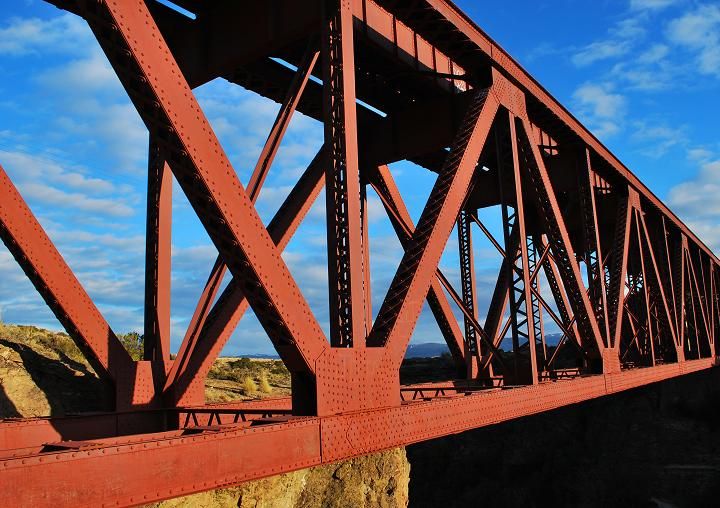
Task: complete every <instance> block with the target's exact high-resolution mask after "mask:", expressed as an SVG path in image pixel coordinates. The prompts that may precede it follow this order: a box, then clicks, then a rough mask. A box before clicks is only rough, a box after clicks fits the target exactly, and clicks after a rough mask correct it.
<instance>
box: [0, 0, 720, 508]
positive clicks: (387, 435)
mask: <svg viewBox="0 0 720 508" xmlns="http://www.w3.org/2000/svg"><path fill="white" fill-rule="evenodd" d="M48 2H50V3H52V4H54V5H56V6H58V7H60V8H62V9H66V10H68V11H70V12H72V13H75V14H77V15H79V16H81V17H82V18H84V19H85V20H86V21H87V22H88V24H89V26H90V28H91V29H92V31H93V33H94V34H95V36H96V38H97V40H98V42H99V44H100V46H101V48H102V49H103V51H104V52H105V54H106V55H107V57H108V59H109V61H110V63H111V64H112V66H113V68H114V69H115V71H116V73H117V75H118V77H119V78H120V81H121V82H122V84H123V86H124V87H125V89H126V91H127V93H128V96H129V98H130V99H131V100H132V102H133V104H134V105H135V107H136V108H137V111H138V113H139V115H140V117H141V118H142V120H143V121H144V123H145V124H146V126H147V128H148V131H149V136H150V140H151V142H150V150H149V163H148V204H147V255H146V297H145V305H146V309H145V347H146V350H145V357H144V359H143V360H142V361H139V362H134V361H132V359H131V358H130V356H129V355H128V354H127V353H126V352H125V350H124V349H123V348H122V346H121V344H120V343H119V341H118V340H117V338H116V336H115V335H114V334H113V332H112V330H110V327H109V326H108V324H107V322H106V321H105V320H104V318H103V317H102V315H101V313H100V311H99V310H98V309H97V307H96V306H95V305H94V304H93V302H92V301H91V299H90V297H89V296H88V295H87V293H86V292H85V291H84V290H83V288H82V287H81V285H80V283H79V281H78V280H77V278H76V277H75V276H74V274H73V273H72V271H71V270H70V268H69V267H68V266H67V265H66V263H65V262H64V261H63V259H62V257H61V254H60V253H59V252H58V251H57V249H56V248H55V247H54V246H53V244H52V242H51V240H50V239H49V238H48V237H47V235H46V234H45V232H44V231H43V230H42V227H41V226H40V224H39V223H38V221H37V220H36V219H35V218H34V216H33V215H32V213H31V211H30V210H29V208H28V206H27V205H26V204H25V202H24V201H23V199H22V198H21V196H20V194H19V193H18V191H17V189H15V187H14V186H13V184H12V182H11V181H10V180H9V178H8V177H7V175H6V174H5V173H4V171H1V170H0V236H1V237H2V239H3V241H4V242H5V244H6V245H7V247H8V248H9V250H10V251H11V253H12V254H13V256H14V257H15V258H16V260H17V261H18V263H19V264H20V266H21V267H22V268H23V270H24V271H25V272H26V273H27V275H28V277H29V278H30V280H31V281H32V282H33V284H34V285H35V287H36V288H37V290H38V291H39V293H40V294H41V296H42V297H43V298H44V299H45V301H46V302H47V303H48V305H49V306H50V308H51V309H52V310H53V312H54V313H55V314H56V316H57V317H58V319H59V320H60V322H61V323H62V324H63V325H64V326H65V327H66V328H67V330H68V333H69V334H70V335H71V337H72V338H73V340H74V341H75V342H76V343H77V344H78V346H79V347H80V348H81V349H82V351H83V352H84V353H85V354H86V356H87V358H88V360H89V361H90V362H91V363H92V365H93V366H94V367H95V369H96V370H97V371H98V372H99V373H100V374H101V375H102V376H103V377H104V378H105V379H107V381H108V382H109V383H112V384H113V385H114V386H115V391H116V412H114V413H109V414H101V415H97V414H96V415H79V416H77V417H69V418H40V419H27V420H22V419H20V420H4V421H0V492H2V493H3V501H4V504H5V505H18V506H20V505H23V506H77V505H79V504H84V505H100V506H103V505H113V506H117V505H136V504H143V503H148V502H151V501H154V500H159V499H164V498H169V497H174V496H178V495H181V494H187V493H192V492H198V491H202V490H207V489H211V488H215V487H219V486H225V485H231V484H237V483H239V482H243V481H246V480H250V479H255V478H261V477H265V476H269V475H272V474H276V473H280V472H285V471H292V470H294V469H298V468H303V467H307V466H311V465H317V464H323V463H327V462H332V461H337V460H341V459H345V458H349V457H353V456H357V455H362V454H367V453H371V452H374V451H378V450H383V449H387V448H391V447H395V446H402V445H407V444H409V443H414V442H418V441H422V440H426V439H432V438H435V437H439V436H443V435H447V434H450V433H456V432H462V431H464V430H468V429H472V428H476V427H481V426H484V425H492V424H494V423H498V422H501V421H505V420H508V419H512V418H518V417H522V416H525V415H530V414H534V413H538V412H541V411H547V410H551V409H554V408H557V407H561V406H564V405H568V404H574V403H577V402H581V401H584V400H588V399H592V398H596V397H601V396H605V395H608V394H611V393H616V392H618V391H622V390H627V389H630V388H635V387H639V386H643V385H646V384H648V383H654V382H658V381H662V380H664V379H669V378H672V377H675V376H681V375H684V374H688V373H691V372H696V371H699V370H703V369H709V368H713V367H715V365H716V363H717V353H716V349H715V338H716V335H717V334H718V328H720V320H718V316H717V313H718V303H719V302H718V282H719V277H720V275H719V274H720V271H719V270H718V263H719V261H718V259H717V258H716V257H715V255H714V254H713V253H712V252H711V251H710V250H709V249H708V248H707V247H706V246H705V245H704V244H702V243H701V242H700V240H698V238H697V237H695V236H694V235H693V233H692V232H691V231H690V230H689V229H688V228H687V227H686V226H685V225H684V224H682V222H680V221H679V219H678V218H677V217H676V216H675V215H673V214H672V212H671V211H670V210H668V209H667V207H666V206H665V205H664V204H663V203H662V202H660V200H658V199H657V198H656V197H655V196H654V195H653V194H652V193H651V192H650V191H649V190H648V189H647V188H646V187H645V186H644V185H643V184H642V183H641V182H640V181H638V179H637V178H636V177H635V176H634V175H633V174H632V173H631V172H630V171H629V170H628V169H627V168H626V167H625V166H623V165H622V164H621V163H620V162H619V161H618V160H617V159H616V158H615V157H614V156H613V155H612V154H611V153H610V152H609V151H608V150H607V149H606V148H605V147H604V146H602V144H601V143H600V142H599V141H598V140H597V139H596V138H594V137H593V136H592V134H590V133H589V132H588V131H587V130H586V129H585V128H584V127H583V126H582V125H581V124H580V123H579V122H578V121H577V120H576V119H575V118H574V117H572V115H571V114H570V113H568V112H567V110H565V109H564V108H563V107H562V106H561V105H560V104H558V103H557V102H556V101H555V100H554V99H553V98H552V97H551V96H550V95H549V94H548V93H547V92H546V91H545V90H544V89H543V88H542V87H541V86H540V85H539V84H538V83H537V82H536V81H535V80H533V79H532V77H530V76H529V75H528V74H527V73H526V72H525V71H524V70H523V69H522V68H521V67H520V66H519V65H518V64H517V63H516V62H515V61H514V60H512V58H510V56H509V55H507V53H505V52H504V51H503V50H502V49H501V48H499V47H498V46H497V44H495V43H494V42H493V41H492V40H491V39H489V38H488V37H487V36H486V35H485V34H484V33H483V32H482V31H481V30H480V29H479V28H478V27H477V26H475V24H474V23H473V22H472V21H471V20H470V19H468V18H467V17H466V16H465V15H464V14H462V12H460V11H459V10H458V9H457V8H456V7H455V6H454V5H453V4H452V3H450V2H448V1H446V0H303V1H298V0H276V1H274V2H234V1H230V0H222V1H220V0H218V1H213V2H210V1H208V0H205V1H202V0H175V2H174V3H175V5H176V6H180V7H182V8H183V9H185V10H186V11H189V12H190V13H192V14H193V16H190V17H188V16H187V15H186V14H187V12H185V13H184V14H183V13H180V12H178V10H177V9H174V8H172V7H168V6H167V5H165V4H161V3H160V2H158V1H157V0H48ZM216 78H225V79H227V80H228V81H229V82H231V83H234V84H236V85H239V86H243V87H245V88H247V89H249V90H252V91H254V92H256V93H258V94H260V95H262V96H264V97H267V98H269V99H271V100H273V101H276V102H278V103H279V104H281V106H280V110H279V113H278V116H277V119H276V121H275V123H274V125H273V127H272V130H271V132H270V133H269V135H268V138H267V142H266V144H265V146H264V149H263V150H262V153H261V155H260V157H259V159H258V162H257V164H256V167H255V171H254V172H253V175H252V178H251V179H250V182H249V184H248V186H247V188H245V187H244V186H243V185H242V184H241V183H240V181H239V179H238V177H237V174H236V172H235V170H234V168H233V167H232V166H231V164H230V162H229V160H228V158H227V157H226V155H225V153H224V151H223V149H222V147H221V145H220V143H219V141H218V140H217V138H216V137H215V134H214V132H213V130H212V127H211V126H210V124H209V122H208V121H207V119H206V117H205V115H204V113H203V111H202V109H201V108H200V106H199V104H198V103H197V101H196V100H195V97H194V95H193V92H192V89H193V88H195V87H197V86H200V85H202V84H203V83H207V82H209V81H211V80H213V79H216ZM297 111H299V112H301V113H303V114H305V115H306V116H308V117H311V118H314V119H316V120H319V121H321V122H323V124H324V127H325V131H324V132H325V139H324V144H323V146H322V147H318V152H317V156H316V157H315V158H314V160H313V161H312V163H311V164H310V165H309V167H308V168H307V170H306V171H305V172H304V173H303V174H302V176H300V177H299V179H298V181H297V183H296V185H295V186H294V188H293V189H292V191H291V192H290V194H289V195H288V197H287V198H286V200H285V201H284V203H283V204H282V205H281V206H280V208H279V210H278V212H277V213H276V215H275V217H274V218H273V220H272V221H271V222H270V223H269V225H268V226H267V227H265V226H264V225H263V223H262V222H261V220H260V218H259V216H258V214H257V212H256V210H255V207H254V203H255V201H256V199H257V197H258V195H259V193H260V192H261V188H262V185H263V183H264V181H265V179H266V177H267V175H268V173H269V172H270V171H272V166H273V162H274V160H275V157H276V155H277V153H278V152H279V151H280V150H282V146H281V143H282V140H283V137H284V135H285V133H286V131H287V129H288V126H289V124H290V121H291V119H292V117H293V115H294V113H295V112H297ZM448 147H449V148H448ZM401 160H409V161H411V162H413V163H415V164H416V165H417V166H419V168H418V169H417V171H425V170H430V171H433V172H435V173H437V180H436V183H435V185H434V187H433V189H432V191H431V193H430V196H429V199H428V201H427V204H426V205H425V206H424V208H423V211H422V213H421V215H420V219H419V220H418V223H417V226H415V225H414V224H413V221H412V219H411V217H410V214H409V212H408V210H407V207H406V205H405V203H404V201H403V197H402V195H401V193H400V190H399V189H398V187H397V186H396V185H395V182H394V179H393V166H392V163H394V162H397V161H401ZM423 168H424V169H423ZM172 176H174V177H175V179H176V180H177V181H178V183H179V184H180V187H181V188H182V191H183V192H184V193H185V195H186V196H187V198H188V200H189V202H190V203H191V205H192V206H193V208H194V210H195V212H196V213H197V215H198V218H199V219H200V221H201V222H202V224H203V225H204V227H205V228H206V230H207V232H208V234H209V236H210V238H211V240H212V242H213V243H214V244H215V246H216V247H217V250H218V258H217V262H216V263H215V266H214V267H213V269H212V271H211V273H210V274H209V276H208V281H207V284H206V286H205V288H204V290H203V292H202V295H201V298H200V300H199V302H198V304H197V308H196V311H195V314H194V316H193V318H192V320H191V323H190V326H189V327H188V330H187V332H186V334H185V336H184V339H183V342H182V344H181V346H180V348H179V351H178V354H177V356H176V357H175V358H174V359H171V357H170V340H169V337H170V326H169V324H170V302H169V295H170V283H171V280H170V273H171V272H170V263H171V260H170V244H171V227H172V216H171V215H172V214H171V210H172V196H171V182H172ZM323 187H325V190H326V194H325V195H326V199H325V207H326V216H327V234H328V256H327V262H328V273H329V281H330V284H329V316H330V332H331V333H330V337H326V336H325V334H324V333H323V331H322V328H321V326H320V324H319V322H318V319H317V318H316V317H315V316H314V314H313V312H312V311H311V309H310V305H309V304H308V302H307V300H306V298H305V296H304V295H303V293H302V291H301V289H300V287H299V285H298V284H297V283H296V281H295V279H294V278H293V276H292V273H291V271H290V270H289V268H288V267H287V265H286V264H285V262H284V260H283V258H282V257H281V254H282V251H283V250H284V249H285V247H286V246H287V244H288V243H289V241H290V239H291V238H292V236H293V235H294V234H295V232H296V231H297V229H298V227H299V226H300V224H301V223H302V221H303V219H304V218H305V216H306V215H307V213H308V211H309V209H310V207H311V206H313V203H314V202H315V201H316V198H317V196H318V195H319V194H320V192H321V191H322V190H323ZM369 188H372V189H373V191H374V192H375V193H376V194H377V196H378V197H379V198H380V201H381V202H382V204H383V207H384V209H385V211H386V212H387V215H388V218H389V221H390V224H391V225H392V227H393V229H394V230H395V232H396V234H397V236H398V240H399V241H400V244H401V245H402V247H403V249H404V255H403V258H402V260H401V261H400V263H399V266H398V267H397V270H396V273H395V276H394V278H393V280H392V283H391V284H390V288H389V290H388V292H387V294H386V295H384V298H383V303H382V305H381V306H380V308H379V309H378V311H377V315H376V317H375V319H374V320H373V315H374V314H373V310H372V307H371V301H372V289H373V288H372V287H371V270H370V267H371V261H372V259H371V249H370V246H371V245H372V243H373V241H374V239H373V236H372V235H371V234H369V230H368V224H369V221H368V203H369V199H368V198H369V196H368V192H369ZM480 211H483V213H484V214H487V213H496V215H497V218H496V220H497V221H498V223H499V224H501V225H502V238H495V237H493V235H492V233H491V230H490V228H488V227H487V226H486V224H485V223H484V222H483V221H482V220H481V219H480V213H479V212H480ZM483 220H485V219H483ZM454 229H457V235H458V246H459V251H458V254H459V255H458V261H459V266H458V272H459V273H460V282H461V287H460V288H459V290H457V289H455V288H454V287H453V285H452V283H451V282H450V281H449V280H448V278H447V277H446V276H445V275H444V274H443V273H442V271H440V270H439V268H438V265H439V262H440V260H441V257H442V256H443V253H444V252H445V250H446V246H447V243H448V239H449V238H450V236H451V235H452V234H453V230H454ZM482 238H486V239H487V241H488V242H489V243H490V244H491V245H492V246H493V247H494V249H495V250H497V253H498V255H499V258H500V263H499V266H498V274H497V282H496V284H495V289H494V291H493V294H492V298H491V300H490V306H489V308H486V309H482V308H479V304H478V302H479V301H480V298H479V295H478V291H479V290H478V287H477V285H476V283H475V282H476V273H475V266H476V260H475V259H474V250H473V243H474V242H477V241H478V240H479V239H482ZM226 270H228V271H229V272H230V274H231V275H232V280H231V282H230V284H229V285H228V286H227V287H226V288H225V289H224V290H223V291H222V292H221V291H220V289H221V282H222V279H223V276H224V275H225V272H226ZM583 271H584V272H585V277H584V276H583V275H582V274H583ZM586 281H587V282H586ZM545 288H547V289H549V292H545V291H544V289H545ZM425 302H427V303H428V306H429V308H430V310H431V311H432V315H433V316H434V318H435V320H436V321H437V323H438V326H439V330H440V332H441V335H442V337H443V339H444V340H445V341H446V343H447V345H448V348H449V350H450V352H451V355H452V358H453V361H454V364H455V367H456V369H455V370H456V379H451V380H447V381H445V382H441V383H436V382H434V383H421V384H417V385H412V386H403V385H401V383H400V367H401V363H402V361H403V357H404V355H405V352H406V349H407V347H408V342H409V340H410V337H411V335H412V333H413V330H414V329H415V326H416V324H417V322H418V318H419V316H420V314H421V310H422V307H423V305H424V303H425ZM249 308H252V310H253V311H254V313H255V315H256V316H257V317H258V319H259V321H260V323H261V325H262V326H263V328H264V329H265V331H266V332H267V335H268V338H269V340H270V341H271V343H272V345H273V346H274V347H275V349H276V350H277V352H278V354H279V355H280V357H281V359H282V361H283V362H284V363H285V365H286V366H287V368H288V369H289V370H290V372H291V376H292V396H291V397H289V398H285V399H269V400H265V401H258V402H247V403H238V404H224V405H205V403H204V402H205V401H204V384H205V378H206V376H207V374H208V371H209V369H210V367H211V365H212V363H213V362H214V361H215V359H216V358H217V357H218V356H219V355H220V352H221V350H222V348H223V347H224V345H225V344H226V343H227V341H228V340H229V338H230V336H231V335H232V334H233V332H234V331H235V329H236V328H237V326H238V324H239V322H240V320H241V319H242V317H243V315H244V313H245V312H246V311H247V310H248V309H249ZM456 316H461V319H462V324H463V327H462V328H461V326H460V323H459V322H458V319H457V317H456ZM481 316H484V319H481ZM481 321H482V322H481ZM550 328H555V329H558V330H560V332H561V337H560V339H559V341H558V343H557V345H552V344H549V343H548V341H547V334H546V331H547V330H548V329H550Z"/></svg>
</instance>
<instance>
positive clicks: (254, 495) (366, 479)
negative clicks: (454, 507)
mask: <svg viewBox="0 0 720 508" xmlns="http://www.w3.org/2000/svg"><path fill="white" fill-rule="evenodd" d="M409 481H410V464H409V463H408V461H407V457H406V456H405V449H404V448H397V449H394V450H389V451H386V452H380V453H376V454H374V455H370V456H368V457H359V458H355V459H351V460H348V461H345V462H340V463H338V464H330V465H326V466H318V467H313V468H309V469H303V470H301V471H295V472H293V473H287V474H282V475H279V476H275V477H272V478H267V479H264V480H258V481H254V482H249V483H247V484H245V485H242V486H240V487H233V488H229V489H219V490H215V491H211V492H203V493H200V494H195V495H192V496H186V497H183V498H178V499H172V500H169V501H164V502H162V503H157V504H155V505H153V506H154V507H157V508H190V507H193V508H194V507H200V508H205V507H207V508H230V507H236V506H237V507H240V508H316V507H323V508H349V507H352V508H401V507H403V508H404V507H406V506H407V505H408V482H409Z"/></svg>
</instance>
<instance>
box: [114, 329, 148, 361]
mask: <svg viewBox="0 0 720 508" xmlns="http://www.w3.org/2000/svg"><path fill="white" fill-rule="evenodd" d="M118 339H120V342H122V345H123V346H125V349H127V352H128V353H130V356H131V357H132V359H133V360H135V361H138V360H142V359H143V355H144V354H145V338H144V337H143V336H142V335H141V334H139V333H137V332H130V333H125V334H122V335H118Z"/></svg>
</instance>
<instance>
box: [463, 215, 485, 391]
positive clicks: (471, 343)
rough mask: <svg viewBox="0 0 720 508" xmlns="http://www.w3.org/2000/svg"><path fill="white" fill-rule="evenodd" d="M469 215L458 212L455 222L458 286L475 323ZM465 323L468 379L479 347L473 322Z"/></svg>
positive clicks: (476, 359)
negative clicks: (458, 258) (458, 272)
mask: <svg viewBox="0 0 720 508" xmlns="http://www.w3.org/2000/svg"><path fill="white" fill-rule="evenodd" d="M470 213H471V212H469V211H468V210H466V209H462V210H461V211H460V215H459V216H458V220H457V232H458V249H459V256H460V285H461V287H462V302H463V305H464V306H465V308H466V309H467V310H468V312H470V313H471V314H472V316H474V318H475V322H477V301H476V289H475V260H474V256H473V247H472V228H471V219H470ZM464 322H465V361H466V365H467V376H468V379H472V378H474V377H476V376H477V374H478V372H477V366H478V358H479V357H480V345H479V344H478V337H477V333H478V330H476V329H475V326H474V325H473V322H472V321H471V320H470V319H468V318H467V317H465V318H464Z"/></svg>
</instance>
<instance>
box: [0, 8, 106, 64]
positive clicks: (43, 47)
mask: <svg viewBox="0 0 720 508" xmlns="http://www.w3.org/2000/svg"><path fill="white" fill-rule="evenodd" d="M90 39H92V35H91V34H90V31H89V30H88V27H87V24H86V23H85V21H83V20H82V19H81V18H79V17H78V16H75V15H72V14H67V13H66V14H63V15H61V16H58V17H55V18H50V19H47V20H44V19H38V18H12V19H10V20H9V22H8V23H7V25H6V26H4V27H2V28H0V54H3V55H11V56H26V55H28V54H40V53H47V52H52V53H76V52H78V51H84V50H85V48H86V45H84V44H78V42H80V41H84V42H87V41H89V40H90Z"/></svg>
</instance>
